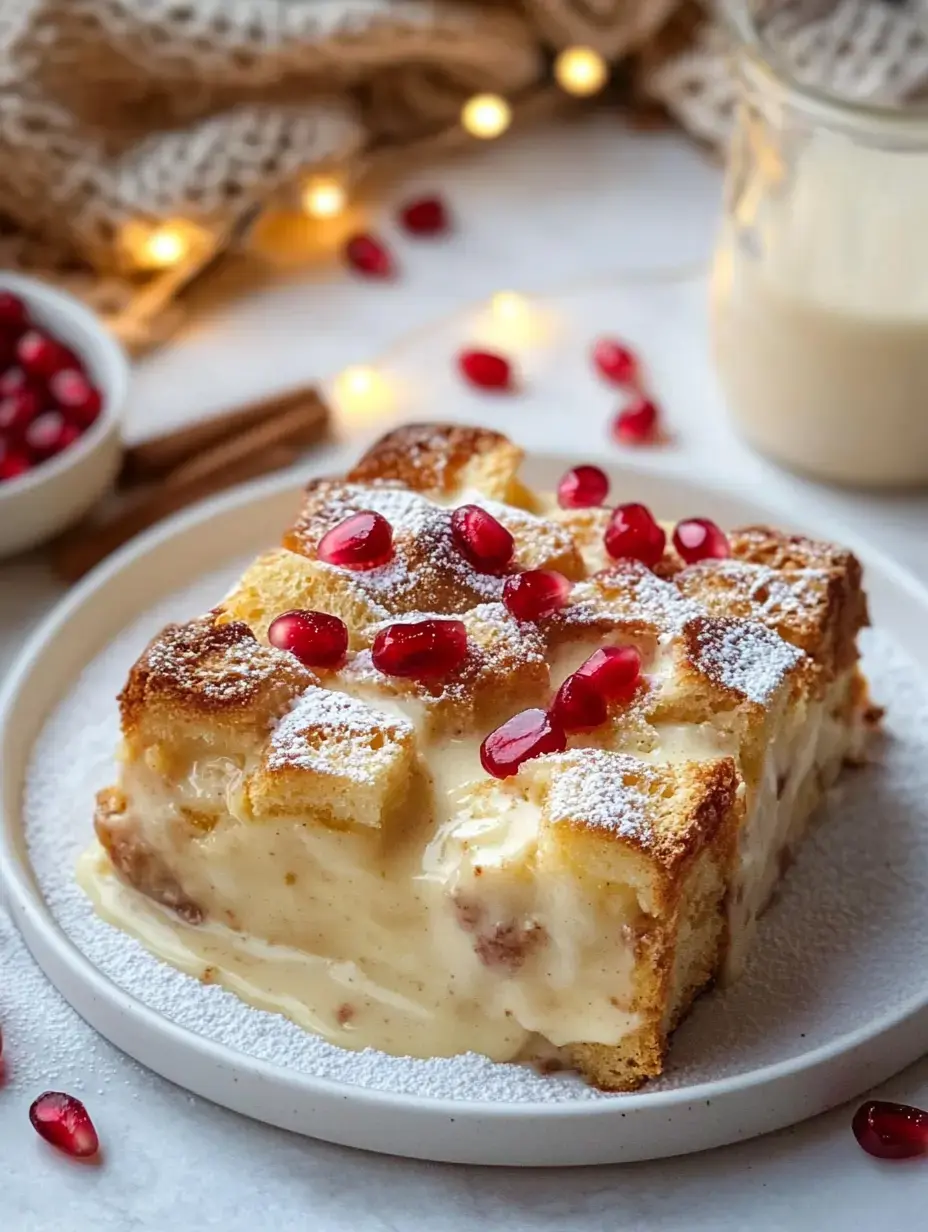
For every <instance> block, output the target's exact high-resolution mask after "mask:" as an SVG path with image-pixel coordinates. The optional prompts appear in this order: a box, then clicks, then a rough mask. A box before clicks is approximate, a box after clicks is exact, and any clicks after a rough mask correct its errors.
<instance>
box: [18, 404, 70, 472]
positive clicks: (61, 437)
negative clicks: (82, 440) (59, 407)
mask: <svg viewBox="0 0 928 1232" xmlns="http://www.w3.org/2000/svg"><path fill="white" fill-rule="evenodd" d="M66 427H67V424H66V423H65V419H64V416H63V415H62V414H61V413H60V412H59V411H45V412H43V414H41V415H36V417H35V419H33V421H32V423H31V424H29V426H28V428H27V429H26V431H25V434H24V436H23V439H24V441H25V443H26V445H27V446H28V447H29V450H30V452H31V453H32V456H33V457H34V458H35V459H36V460H38V461H42V460H44V459H45V458H51V457H53V456H54V455H55V454H56V453H61V451H62V449H65V448H66V447H67V445H68V444H69V443H70V442H69V440H68V437H69V434H68V433H67V432H65V428H66Z"/></svg>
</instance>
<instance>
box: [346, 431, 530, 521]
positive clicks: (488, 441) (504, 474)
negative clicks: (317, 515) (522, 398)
mask: <svg viewBox="0 0 928 1232" xmlns="http://www.w3.org/2000/svg"><path fill="white" fill-rule="evenodd" d="M522 458H523V453H522V450H521V449H520V448H519V447H518V446H517V445H515V444H513V442H512V441H511V440H509V438H508V437H506V436H503V435H502V434H501V433H499V432H493V431H491V430H490V429H489V428H471V427H467V426H465V425H463V424H431V423H421V424H405V425H404V426H403V427H401V428H396V429H394V431H392V432H388V433H387V434H386V436H383V437H381V439H380V440H379V441H377V442H376V444H374V445H372V446H371V447H370V449H369V450H368V451H367V453H366V454H365V455H364V456H363V458H361V460H360V461H359V462H358V463H357V465H356V466H354V467H353V468H352V469H351V470H350V471H349V472H348V479H349V480H350V481H351V482H352V483H371V482H374V481H376V480H394V481H398V482H399V483H401V484H403V486H404V487H407V488H411V489H412V490H413V491H414V492H423V493H425V494H426V495H428V496H433V497H435V498H436V499H440V500H450V499H453V498H454V497H457V496H460V495H462V494H463V493H465V492H471V491H473V492H480V493H481V494H482V495H483V496H487V497H490V498H491V499H492V500H501V501H510V500H511V499H512V496H513V494H514V492H515V493H518V490H519V489H520V488H521V485H520V484H519V483H518V480H517V479H516V475H517V472H518V470H519V466H520V465H521V463H522ZM517 503H519V502H517Z"/></svg>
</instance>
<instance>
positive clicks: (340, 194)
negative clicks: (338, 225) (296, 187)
mask: <svg viewBox="0 0 928 1232" xmlns="http://www.w3.org/2000/svg"><path fill="white" fill-rule="evenodd" d="M346 200H347V194H346V192H345V188H344V185H342V184H341V183H339V181H338V180H336V179H334V178H333V177H332V176H327V175H314V176H313V177H312V179H309V180H307V181H306V183H305V185H304V186H303V192H302V195H301V204H302V206H303V211H304V213H306V214H308V215H309V216H310V218H334V217H335V216H336V215H337V214H340V213H341V212H342V210H343V209H344V208H345V202H346Z"/></svg>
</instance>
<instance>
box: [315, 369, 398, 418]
mask: <svg viewBox="0 0 928 1232" xmlns="http://www.w3.org/2000/svg"><path fill="white" fill-rule="evenodd" d="M331 395H332V396H331V399H330V402H331V405H332V407H333V409H334V410H335V411H336V413H337V415H338V416H339V418H341V419H342V420H343V421H344V422H345V423H346V424H347V425H349V426H351V427H359V426H364V425H366V424H370V423H378V422H380V421H381V420H382V419H383V418H384V417H385V416H387V415H389V414H390V413H391V412H392V411H393V409H394V404H395V402H396V390H395V388H394V386H393V384H392V382H391V381H389V380H388V379H387V378H386V377H385V376H384V374H383V373H382V372H379V371H378V370H377V369H376V368H367V367H356V368H345V369H344V371H343V372H340V373H339V374H338V376H336V377H335V378H334V380H333V381H332V385H331Z"/></svg>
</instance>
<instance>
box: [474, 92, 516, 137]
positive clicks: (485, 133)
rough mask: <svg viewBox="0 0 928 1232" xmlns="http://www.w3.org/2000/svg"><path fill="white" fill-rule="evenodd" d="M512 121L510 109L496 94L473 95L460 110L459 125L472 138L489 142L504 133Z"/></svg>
mask: <svg viewBox="0 0 928 1232" xmlns="http://www.w3.org/2000/svg"><path fill="white" fill-rule="evenodd" d="M511 121H512V108H511V107H510V106H509V104H508V103H507V102H506V100H505V99H504V98H500V96H499V95H498V94H475V95H474V97H473V98H469V99H468V100H467V102H466V103H465V104H464V107H463V108H462V110H461V123H462V124H463V125H464V127H465V128H466V129H467V131H468V132H469V133H470V135H471V136H472V137H480V138H482V139H483V140H484V141H490V140H491V139H492V138H493V137H498V136H499V135H500V134H501V133H504V132H505V131H506V129H507V128H508V127H509V125H510V123H511Z"/></svg>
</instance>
